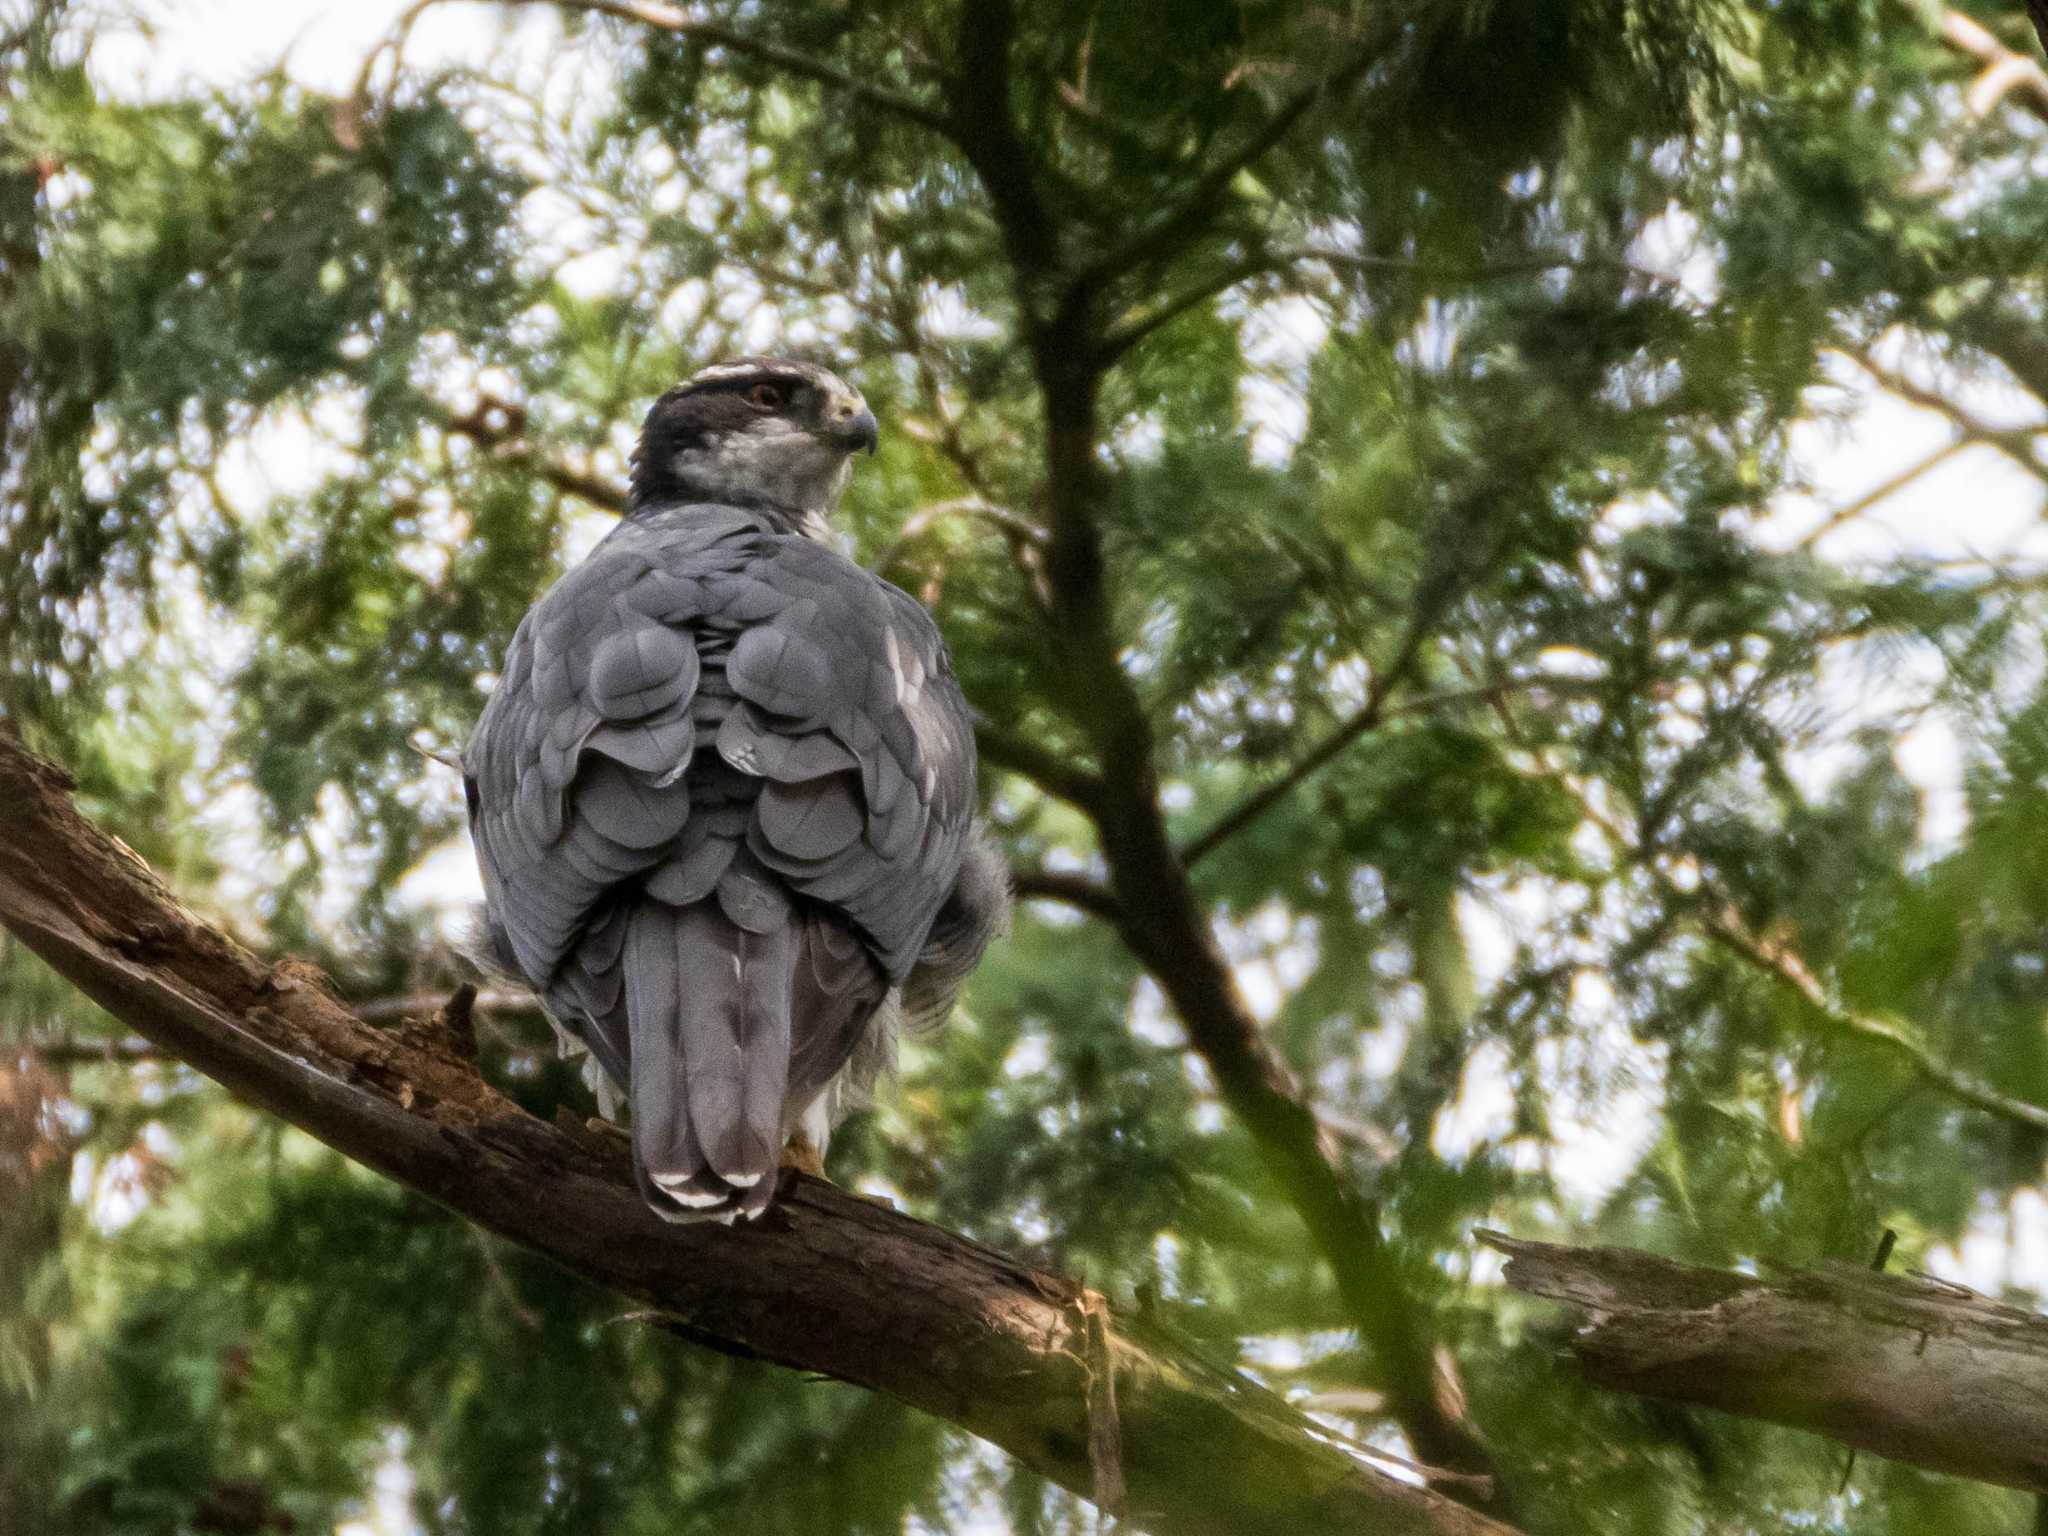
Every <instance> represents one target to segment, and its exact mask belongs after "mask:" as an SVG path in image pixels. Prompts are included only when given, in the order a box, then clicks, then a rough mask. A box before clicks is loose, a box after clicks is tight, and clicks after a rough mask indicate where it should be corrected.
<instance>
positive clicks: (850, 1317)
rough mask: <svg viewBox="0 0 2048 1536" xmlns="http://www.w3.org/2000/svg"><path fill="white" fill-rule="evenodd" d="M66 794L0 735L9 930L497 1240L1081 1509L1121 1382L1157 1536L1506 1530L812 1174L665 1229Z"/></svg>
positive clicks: (989, 1252)
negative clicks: (764, 1201) (881, 1399)
mask: <svg viewBox="0 0 2048 1536" xmlns="http://www.w3.org/2000/svg"><path fill="white" fill-rule="evenodd" d="M70 788H71V785H70V781H69V780H68V779H67V778H66V777H65V776H64V774H63V773H62V771H61V770H60V769H58V768H56V767H55V766H54V765H53V764H51V763H48V762H46V761H44V760H43V759H41V758H38V757H36V756H34V755H33V754H32V753H30V752H28V751H27V750H26V749H24V748H23V747H21V746H20V745H19V744H18V743H17V742H14V741H13V740H11V739H8V738H6V737H5V736H0V823H4V824H5V825H6V827H7V828H8V836H7V838H6V839H4V840H0V923H4V925H5V926H6V927H7V928H8V929H9V930H10V931H12V933H13V934H14V935H15V937H16V938H18V939H19V940H20V941H21V942H22V943H23V944H25V945H27V946H28V948H29V949H30V950H32V951H33V952H35V953H36V954H37V955H39V956H40V957H41V958H42V959H43V960H45V961H46V962H47V963H48V964H50V965H51V966H52V967H53V968H54V969H55V970H56V971H57V972H58V973H59V974H61V975H63V976H64V977H66V978H67V979H68V980H70V981H71V982H72V983H73V984H74V985H76V986H77V987H78V988H79V989H80V990H81V991H82V992H84V993H85V994H86V995H87V996H88V997H90V998H91V999H93V1001H95V1002H97V1003H98V1004H99V1005H100V1006H101V1007H103V1008H105V1009H107V1010H108V1011H109V1012H110V1013H112V1014H113V1015H114V1016H115V1017H116V1018H117V1019H119V1020H120V1021H121V1022H122V1023H123V1024H125V1025H127V1026H128V1027H129V1028H131V1029H133V1030H134V1031H135V1032H136V1033H137V1034H139V1035H141V1036H142V1037H144V1038H145V1039H147V1040H150V1041H151V1042H152V1043H154V1044H155V1045H157V1046H159V1047H161V1048H163V1049H165V1050H168V1051H171V1052H173V1053H174V1054H176V1055H177V1056H179V1057H180V1058H182V1059H183V1060H185V1061H187V1062H188V1063H190V1064H191V1065H192V1066H194V1067H196V1068H198V1069H199V1070H200V1071H202V1072H204V1073H206V1074H207V1075H208V1076H210V1077H213V1078H215V1079H216V1080H217V1081H219V1082H220V1083H221V1084H223V1085H224V1086H225V1087H227V1088H228V1089H229V1090H230V1091H231V1092H233V1093H235V1094H236V1095H238V1096H239V1097H241V1098H243V1099H245V1100H247V1101H249V1102H250V1103H252V1104H254V1105H256V1106H257V1107H259V1108H262V1109H266V1110H269V1111H270V1112H272V1113H275V1114H277V1115H279V1116H281V1117H282V1118H284V1119H285V1120H287V1121H289V1122H291V1123H292V1124H294V1125H297V1126H298V1127H300V1128H301V1129H303V1130H305V1131H308V1132H310V1133H311V1134H313V1135H314V1136H317V1137H319V1138H320V1139H321V1140H323V1141H325V1142H326V1143H327V1144H328V1145H330V1146H332V1147H334V1148H335V1149H337V1150H338V1151H340V1152H342V1153H344V1154H345V1155H347V1156H349V1157H352V1158H355V1159H356V1160H357V1161H359V1162H361V1163H363V1164H364V1165H366V1166H367V1167H369V1168H371V1169H373V1170H374V1171H376V1172H378V1173H381V1174H383V1175H385V1176H386V1177H389V1178H392V1179H394V1180H397V1181H398V1182H400V1183H402V1184H404V1185H406V1186H407V1187H409V1188H411V1189H414V1190H417V1191H418V1192H420V1193H421V1194H423V1195H425V1196H426V1197H427V1198H429V1199H430V1200H433V1201H435V1202H437V1203H439V1204H441V1205H444V1206H446V1207H448V1208H449V1209H450V1210H452V1211H454V1212H456V1213H457V1214H458V1215H460V1216H463V1217H466V1218H467V1219H469V1220H471V1221H473V1222H475V1223H476V1224H477V1225H478V1226H479V1227H480V1228H482V1229H483V1230H485V1231H486V1232H490V1233H495V1234H496V1235H498V1236H500V1237H503V1238H506V1239H508V1240H510V1241H512V1242H516V1243H519V1244H521V1245H522V1246H524V1247H527V1248H530V1249H532V1250H534V1251H536V1252H538V1253H541V1254H543V1255H545V1256H547V1257H549V1258H551V1259H553V1260H554V1261H555V1262H556V1263H558V1264H560V1265H562V1266H563V1267H564V1268H566V1269H568V1270H569V1271H571V1272H572V1273H574V1274H577V1275H579V1276H581V1277H583V1278H584V1279H586V1280H588V1281H590V1282H592V1283H595V1284H598V1285H602V1286H606V1287H608V1288H610V1289H612V1290H615V1291H617V1292H618V1293H619V1294H620V1295H621V1296H623V1297H625V1298H627V1299H628V1300H629V1301H631V1302H632V1303H634V1304H635V1305H636V1306H638V1307H641V1308H645V1309H649V1310H651V1311H653V1312H656V1313H658V1314H660V1315H661V1316H662V1318H663V1319H664V1320H666V1321H668V1322H669V1324H670V1326H673V1327H675V1328H678V1329H681V1330H684V1331H686V1333H687V1334H689V1335H690V1336H694V1337H697V1338H701V1339H703V1340H705V1341H706V1342H709V1343H713V1344H716V1345H718V1346H719V1347H722V1348H726V1349H730V1350H738V1351H741V1352H744V1353H746V1354H748V1355H751V1356H753V1357H756V1358H759V1359H763V1360H767V1361H770V1362H773V1363H777V1364H781V1365H786V1366H790V1367H793V1368H796V1369H800V1370H805V1371H812V1372H817V1373H821V1374H824V1375H827V1376H832V1377H836V1378H838V1379H840V1380H844V1381H849V1382H853V1383H855V1384H856V1385H860V1386H864V1387H868V1388H870V1389H872V1390H875V1391H879V1392H884V1393H887V1394H889V1395H891V1396H893V1397H895V1398H897V1399H899V1400H900V1401H902V1402H905V1403H907V1404H909V1405H911V1406H912V1407H916V1408H919V1409H922V1410H924V1411H925V1412H928V1413H932V1414H935V1415H937V1416H938V1417H940V1418H943V1419H945V1420H947V1421H949V1422H951V1423H953V1424H956V1425H958V1426H959V1427H961V1428H963V1429H965V1430H967V1431H968V1432H969V1433H971V1434H975V1435H979V1436H981V1437H983V1438H984V1439H987V1440H989V1441H991V1442H993V1443H994V1444H996V1445H998V1446H1000V1447H1002V1448H1003V1449H1005V1450H1007V1451H1009V1452H1010V1453H1011V1454H1012V1455H1014V1456H1016V1457H1017V1458H1018V1459H1019V1460H1020V1461H1022V1462H1023V1463H1025V1464H1026V1465H1028V1466H1029V1467H1031V1468H1032V1469H1033V1470H1035V1471H1037V1472H1038V1473H1040V1474H1041V1475H1043V1476H1045V1477H1047V1478H1049V1479H1051V1480H1052V1481H1054V1482H1056V1483H1058V1484H1060V1485H1061V1486H1062V1487H1065V1488H1069V1489H1071V1490H1073V1491H1074V1492H1076V1493H1079V1494H1080V1495H1082V1496H1083V1497H1087V1496H1088V1495H1089V1493H1090V1491H1091V1489H1093V1487H1094V1486H1095V1479H1096V1475H1097V1471H1098V1468H1097V1467H1096V1466H1094V1465H1091V1460H1090V1455H1089V1446H1090V1444H1091V1428H1092V1427H1093V1426H1094V1425H1095V1424H1096V1423H1097V1421H1098V1420H1099V1417H1100V1407H1099V1394H1098V1408H1097V1412H1096V1413H1095V1414H1094V1415H1091V1411H1090V1371H1091V1369H1094V1370H1097V1371H1100V1370H1101V1369H1105V1368H1106V1369H1108V1370H1111V1371H1113V1372H1114V1373H1115V1412H1116V1420H1117V1429H1118V1432H1119V1438H1120V1442H1121V1455H1120V1467H1121V1470H1122V1473H1123V1482H1124V1494H1125V1497H1126V1499H1127V1501H1128V1508H1129V1514H1130V1518H1131V1519H1132V1520H1133V1521H1134V1522H1136V1523H1138V1524H1140V1525H1143V1526H1145V1527H1147V1528H1151V1529H1156V1530H1159V1531H1162V1532H1190V1533H1201V1536H1208V1533H1215V1536H1226V1533H1240V1532H1243V1533H1254V1536H1282V1533H1294V1532H1299V1531H1302V1530H1308V1529H1318V1530H1346V1529H1349V1530H1370V1531H1375V1532H1382V1531H1383V1532H1392V1533H1407V1536H1512V1533H1510V1532H1508V1530H1507V1528H1506V1527H1504V1526H1502V1525H1499V1524H1497V1523H1495V1522H1494V1521H1491V1520H1489V1519H1486V1518H1485V1517H1483V1516H1481V1515H1478V1514H1475V1513H1474V1512H1472V1511H1471V1510H1468V1509H1465V1508H1463V1507H1461V1506H1459V1505H1457V1504H1454V1503H1452V1502H1450V1501H1449V1500H1447V1499H1445V1498H1443V1497H1442V1496H1440V1495H1438V1494H1435V1493H1433V1492H1430V1491H1428V1490H1426V1489H1422V1488H1416V1487H1413V1486H1410V1485H1408V1484H1405V1483H1401V1482H1396V1481H1395V1480H1393V1479H1392V1478H1389V1477H1387V1476H1385V1475H1383V1474H1382V1473H1380V1472H1378V1471H1377V1470H1375V1469H1374V1468H1372V1467H1371V1466H1370V1465H1368V1464H1367V1463H1366V1462H1364V1461H1363V1460H1362V1459H1361V1458H1358V1457H1355V1456H1353V1455H1351V1454H1349V1453H1348V1452H1346V1451H1345V1450H1344V1449H1343V1448H1342V1447H1341V1446H1340V1445H1338V1444H1336V1443H1335V1442H1334V1441H1333V1439H1332V1437H1330V1436H1329V1435H1327V1434H1326V1433H1324V1432H1323V1431H1322V1430H1321V1428H1320V1427H1319V1426H1317V1425H1315V1424H1313V1423H1311V1422H1309V1421H1308V1420H1306V1419H1304V1418H1303V1417H1302V1416H1301V1415H1300V1414H1299V1413H1298V1412H1296V1411H1295V1410H1294V1409H1293V1408H1292V1407H1290V1406H1289V1405H1288V1404H1286V1403H1285V1402H1284V1401H1282V1400H1281V1399H1280V1398H1278V1397H1276V1396H1274V1395H1273V1394H1272V1393H1270V1392H1267V1391H1266V1390H1265V1389H1263V1388H1261V1387H1259V1386H1257V1385H1255V1384H1254V1383H1252V1382H1251V1381H1249V1380H1248V1379H1246V1378H1245V1377H1243V1376H1241V1375H1239V1374H1238V1373H1236V1372H1234V1371H1228V1370H1223V1369H1220V1368H1218V1367H1216V1366H1214V1365H1211V1364H1209V1363H1207V1362H1206V1361H1204V1360H1202V1359H1201V1358H1200V1357H1198V1356H1196V1355H1194V1354H1193V1353H1192V1352H1190V1351H1189V1349H1188V1348H1187V1346H1185V1345H1184V1344H1181V1343H1179V1342H1178V1341H1176V1340H1172V1339H1168V1338H1166V1337H1164V1336H1160V1335H1158V1330H1156V1329H1151V1328H1148V1327H1147V1326H1146V1324H1145V1323H1144V1322H1143V1320H1142V1319H1139V1318H1131V1317H1116V1318H1112V1317H1110V1316H1109V1315H1108V1314H1107V1313H1106V1311H1105V1313H1104V1315H1103V1317H1102V1320H1101V1321H1102V1326H1101V1330H1100V1337H1099V1340H1098V1346H1097V1348H1096V1349H1095V1351H1094V1359H1095V1362H1096V1363H1095V1365H1094V1366H1093V1367H1091V1364H1090V1344H1089V1339H1088V1326H1089V1319H1088V1316H1087V1312H1086V1308H1085V1303H1086V1292H1085V1291H1084V1290H1083V1289H1082V1288H1081V1287H1080V1286H1077V1285H1075V1284H1074V1283H1073V1282H1071V1281H1069V1280H1067V1279H1065V1278H1063V1277H1061V1276H1058V1275H1055V1274H1050V1273H1047V1272H1046V1271H1043V1270H1039V1269H1035V1268H1032V1267H1030V1266H1028V1265H1026V1264H1023V1263H1021V1262H1020V1261H1018V1260H1016V1259H1013V1258H1010V1257H1008V1256H1007V1255H1004V1254H1002V1253H999V1252H997V1251H995V1250H993V1249H990V1248H987V1247H984V1246H982V1245H980V1244H978V1243H975V1242H972V1241H969V1240H968V1239H966V1238H962V1237H959V1236H956V1235H954V1234H952V1233H949V1232H946V1231H944V1230H942V1229H940V1228H937V1227H934V1226H931V1225H928V1224H927V1223H924V1222H920V1221H916V1220H914V1219H912V1218H910V1217H908V1216H904V1215H901V1214H899V1213H897V1212H896V1211H894V1210H892V1209H888V1208H886V1207H884V1206H882V1205H880V1204H878V1203H876V1202H874V1201H870V1200H865V1199H862V1198H860V1197H859V1196H857V1195H853V1194H849V1193H845V1192H843V1191H840V1190H837V1189H835V1188H833V1187H832V1186H831V1185H829V1184H825V1183H823V1182H821V1181H819V1180H816V1179H811V1178H807V1177H803V1176H801V1175H796V1174H793V1173H792V1174H790V1175H788V1176H787V1177H788V1178H789V1183H788V1185H787V1187H786V1188H785V1189H784V1190H783V1193H782V1198H781V1199H780V1201H779V1202H778V1203H777V1205H776V1207H775V1209H774V1212H773V1213H772V1214H771V1215H770V1216H769V1217H767V1218H764V1219H763V1220H762V1221H760V1222H758V1223H754V1224H752V1225H748V1226H742V1227H737V1228H723V1227H715V1226H689V1227H676V1226H670V1225H668V1224H666V1223H664V1222H663V1221H661V1220H660V1219H659V1218H658V1217H656V1216H655V1215H654V1214H653V1213H652V1212H650V1211H649V1210H648V1209H647V1208H646V1206H645V1205H644V1204H643V1203H642V1201H641V1199H640V1197H639V1196H638V1194H637V1193H636V1192H635V1190H634V1188H633V1184H632V1180H631V1178H630V1175H629V1172H628V1170H627V1167H626V1163H625V1152H624V1149H623V1147H621V1146H619V1145H617V1144H616V1143H615V1142H614V1140H613V1139H612V1138H610V1137H595V1136H592V1135H590V1134H589V1133H588V1132H586V1131H584V1130H583V1129H582V1127H581V1125H580V1123H575V1124H572V1125H571V1126H569V1127H564V1126H561V1125H556V1126H550V1125H547V1124H545V1123H543V1122H541V1121H539V1120H536V1119H534V1118H533V1117H532V1116H531V1115H528V1114H527V1113H526V1112H525V1111H524V1110H522V1109H520V1108H519V1106H518V1105H517V1104H516V1103H514V1102H513V1101H512V1100H510V1099H508V1098H506V1097H504V1096H503V1095H501V1094H499V1093H498V1092H497V1091H496V1090H495V1089H493V1088H492V1087H491V1086H490V1085H489V1084H487V1083H486V1082H484V1081H483V1079H482V1078H480V1077H479V1076H478V1075H477V1073H476V1070H475V1067H474V1065H473V1064H472V1063H470V1062H467V1061H464V1060H462V1059H461V1058H460V1057H458V1056H456V1055H453V1054H450V1053H449V1052H447V1051H445V1050H443V1049H439V1048H436V1047H435V1045H434V1044H432V1043H431V1039H430V1032H426V1031H400V1032H392V1031H386V1030H380V1029H377V1028H374V1027H373V1026H370V1025H368V1024H365V1023H364V1022H363V1021H362V1020H361V1019H359V1018H357V1017H356V1016H355V1015H354V1014H352V1013H351V1012H349V1010H348V1008H347V1007H346V1006H345V1005H344V1004H343V1003H342V1002H341V1001H340V1000H339V999H338V998H337V997H336V996H335V995H334V993H333V992H332V990H331V984H330V983H329V982H328V980H327V978H326V977H324V976H323V975H321V974H320V972H318V971H317V970H315V969H314V968H313V967H311V966H309V965H306V964H304V963H302V962H297V961H291V960H287V961H284V962H282V963H280V964H278V965H275V966H272V965H266V964H265V963H263V962H262V961H261V960H259V959H257V958H256V957H255V956H254V955H251V954H250V953H249V952H248V951H246V950H244V949H242V948H241V947H240V946H239V945H237V944H236V943H235V942H234V941H233V940H231V939H229V938H228V937H226V936H225V935H224V934H222V933H220V932H219V931H217V930H215V929H212V928H209V927H207V926H206V925H204V924H203V923H200V922H199V921H198V920H196V919H195V918H194V917H192V915H191V914H190V913H188V912H186V911H185V910H184V909H183V908H182V907H180V906H179V905H178V904H177V902H176V901H175V900H174V899H173V898H172V897H171V895H170V893H169V892H168V890H166V888H165V887H164V886H163V885H162V883H161V882H160V881H159V880H158V879H157V878H156V876H155V875H154V874H153V873H151V872H150V871H149V869H148V868H147V867H146V866H144V865H143V864H142V862H141V861H140V860H139V859H138V858H136V856H135V855H134V854H132V853H130V852H128V851H127V850H126V849H125V848H123V847H121V846H120V845H119V844H118V843H116V842H114V841H113V840H112V839H111V838H108V837H107V836H106V835H105V834H103V833H101V832H99V831H98V830H96V829H95V828H93V827H92V826H91V825H90V824H89V823H87V822H86V821H85V820H84V819H83V818H82V817H80V816H79V814H78V813H77V811H76V810H75V809H74V808H73V806H72V804H71V800H70V794H69V791H70ZM1098 1442H1099V1436H1098Z"/></svg>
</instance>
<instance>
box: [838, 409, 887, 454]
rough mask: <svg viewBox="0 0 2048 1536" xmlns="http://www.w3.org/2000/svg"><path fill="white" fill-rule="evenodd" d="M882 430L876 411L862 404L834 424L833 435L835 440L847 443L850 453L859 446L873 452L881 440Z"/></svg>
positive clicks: (847, 449)
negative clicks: (877, 420)
mask: <svg viewBox="0 0 2048 1536" xmlns="http://www.w3.org/2000/svg"><path fill="white" fill-rule="evenodd" d="M881 432H882V429H881V426H880V424H879V423H878V422H876V420H875V413H874V412H873V411H871V410H869V409H868V408H867V407H866V406H862V407H861V408H860V409H859V410H858V411H856V412H854V413H853V414H852V415H851V416H847V417H844V418H842V419H841V420H840V421H839V422H837V423H836V424H835V425H834V426H833V428H832V437H833V440H834V441H836V442H841V443H844V444H846V451H847V452H848V453H852V452H853V451H854V450H855V449H857V448H865V449H866V450H867V451H868V452H869V453H870V454H872V453H873V452H874V451H875V447H876V444H877V443H878V442H879V441H880V440H881Z"/></svg>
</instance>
